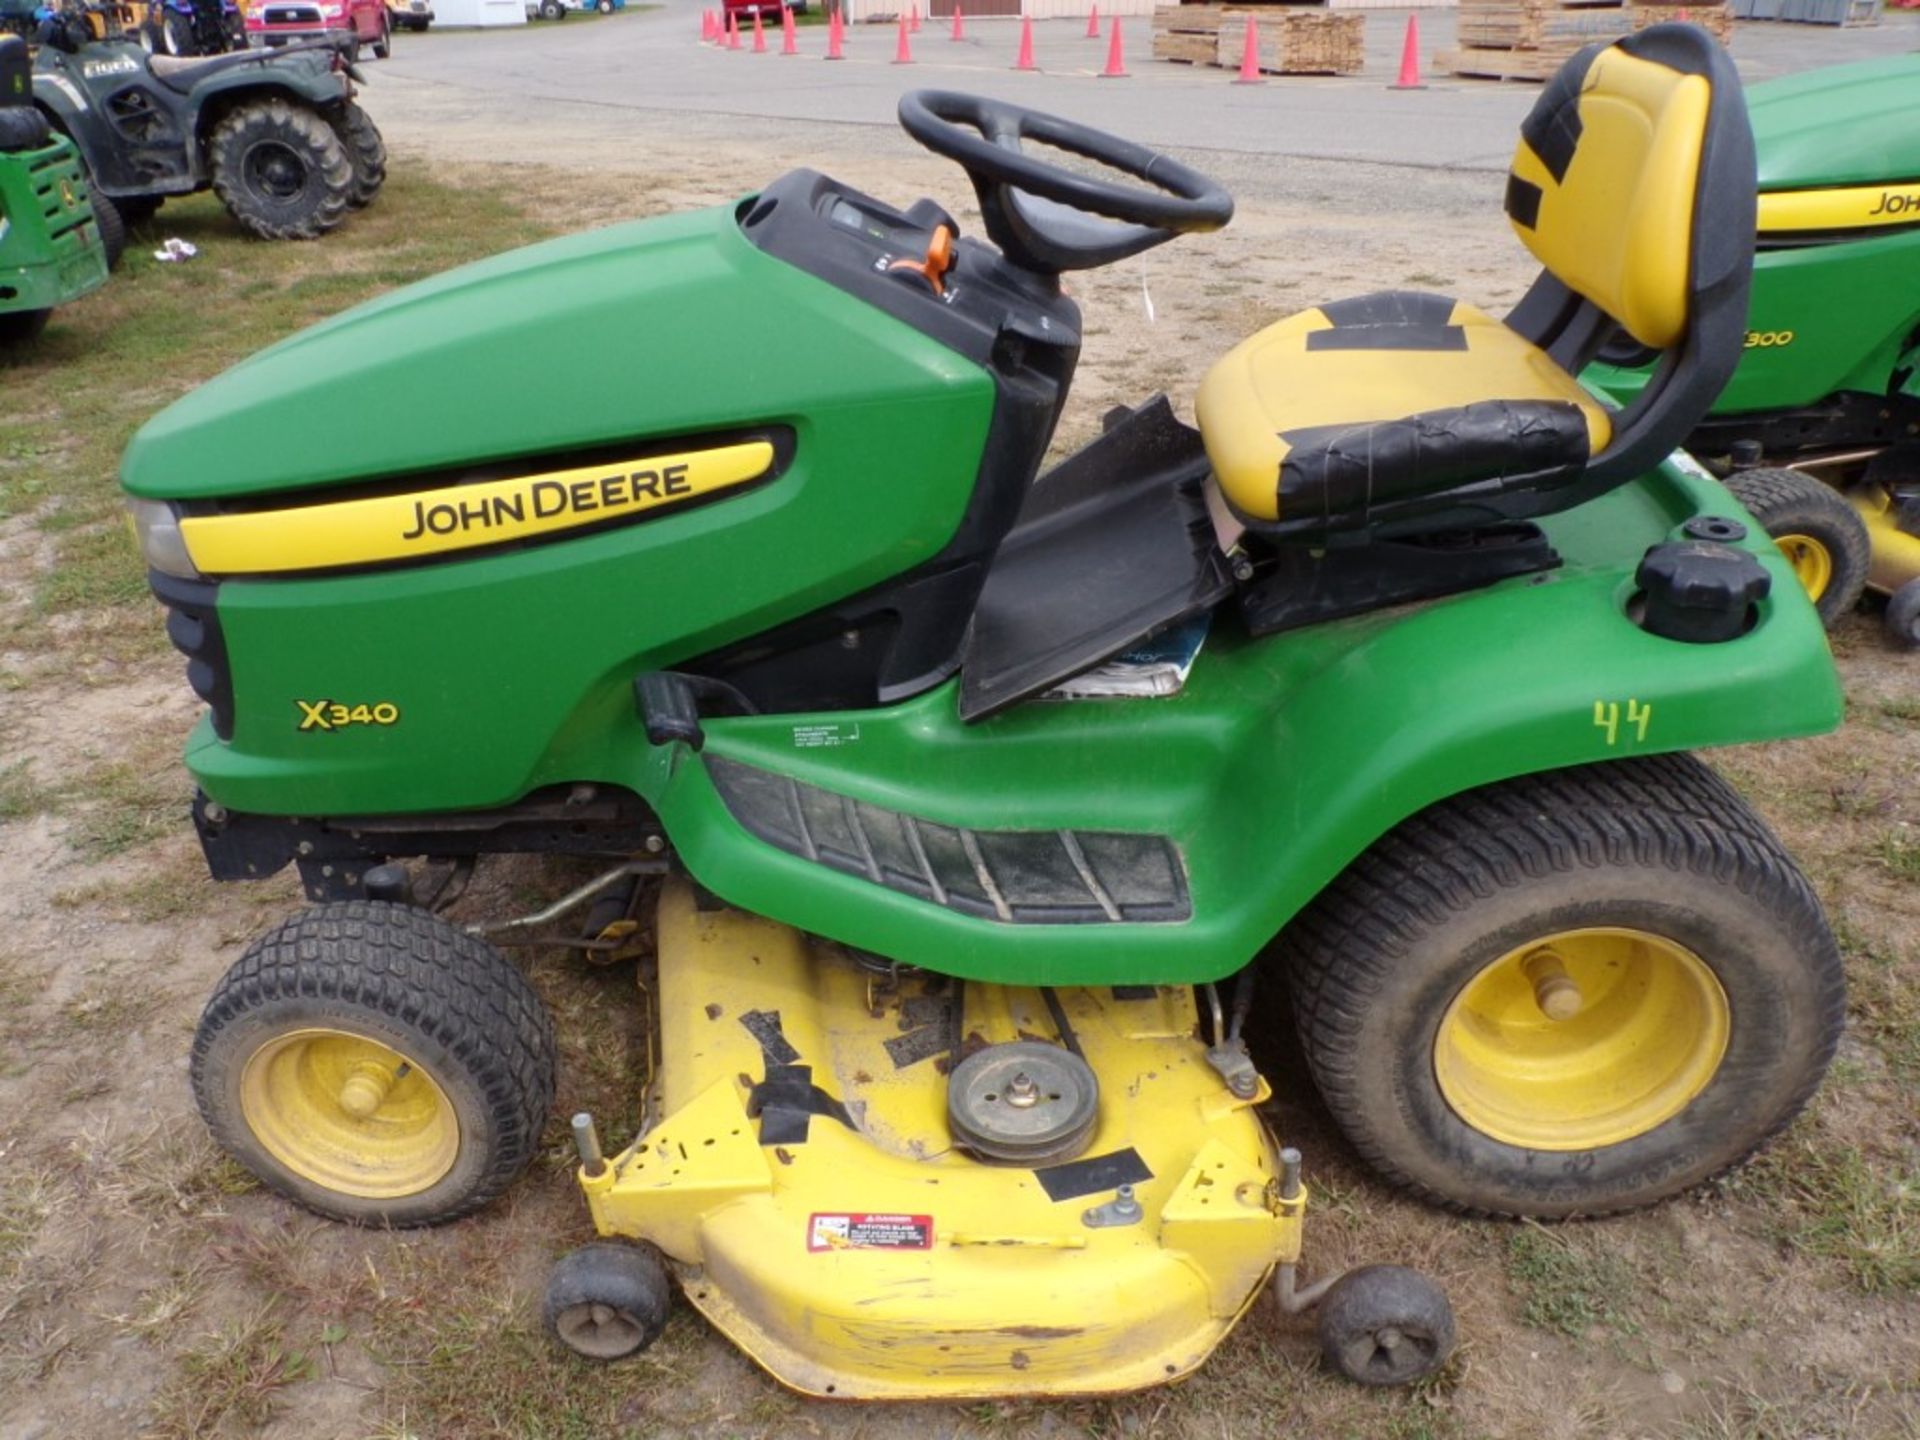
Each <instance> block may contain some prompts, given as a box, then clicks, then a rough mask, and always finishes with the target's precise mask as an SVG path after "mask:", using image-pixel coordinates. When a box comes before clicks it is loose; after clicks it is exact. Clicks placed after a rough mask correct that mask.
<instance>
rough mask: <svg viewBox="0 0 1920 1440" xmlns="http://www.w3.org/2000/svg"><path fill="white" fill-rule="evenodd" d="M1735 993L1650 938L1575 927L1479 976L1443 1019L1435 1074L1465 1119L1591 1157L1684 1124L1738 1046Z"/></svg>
mask: <svg viewBox="0 0 1920 1440" xmlns="http://www.w3.org/2000/svg"><path fill="white" fill-rule="evenodd" d="M1729 1013H1730V1012H1729V1007H1728V1005H1727V996H1726V992H1725V991H1724V990H1722V989H1721V988H1720V982H1719V981H1718V980H1717V979H1715V978H1714V975H1713V972H1712V971H1711V970H1709V969H1708V968H1707V966H1706V964H1705V962H1703V961H1702V960H1701V959H1700V957H1699V956H1698V955H1695V954H1694V953H1693V952H1692V951H1691V950H1689V949H1687V948H1686V947H1685V946H1683V945H1677V944H1675V943H1674V942H1673V941H1671V940H1667V939H1664V938H1662V937H1661V936H1658V935H1652V934H1648V933H1647V932H1646V931H1644V930H1616V929H1592V930H1565V931H1561V932H1559V933H1557V934H1554V935H1549V936H1547V937H1545V938H1544V939H1541V940H1537V941H1535V942H1533V943H1532V944H1529V945H1524V946H1522V947H1520V948H1519V949H1517V950H1511V951H1509V952H1507V953H1506V954H1505V955H1502V956H1501V957H1500V958H1499V959H1498V960H1496V961H1494V962H1493V963H1492V964H1491V965H1489V966H1487V967H1486V968H1485V969H1484V970H1482V971H1480V973H1479V974H1477V975H1475V976H1474V977H1473V978H1472V979H1471V980H1469V981H1468V982H1467V984H1466V986H1465V987H1464V988H1463V989H1462V990H1461V991H1460V993H1459V994H1458V995H1457V996H1455V997H1454V1001H1453V1004H1452V1005H1450V1006H1449V1007H1448V1008H1447V1013H1446V1015H1445V1016H1444V1017H1443V1018H1442V1019H1441V1021H1440V1030H1439V1034H1438V1035H1437V1036H1436V1037H1435V1041H1434V1050H1433V1069H1434V1076H1435V1078H1436V1079H1437V1080H1438V1082H1439V1085H1440V1093H1441V1094H1442V1095H1443V1096H1445V1097H1446V1101H1447V1104H1449V1105H1450V1106H1452V1107H1453V1111H1454V1113H1455V1114H1457V1115H1458V1116H1459V1117H1460V1118H1461V1119H1462V1120H1464V1121H1466V1123H1467V1124H1469V1125H1471V1126H1472V1127H1473V1128H1474V1129H1476V1130H1478V1131H1480V1132H1481V1133H1482V1134H1484V1135H1489V1136H1491V1137H1492V1138H1493V1139H1495V1140H1500V1141H1504V1142H1505V1143H1507V1144H1509V1145H1518V1146H1522V1147H1524V1148H1526V1149H1529V1150H1592V1149H1597V1148H1599V1147H1601V1146H1603V1145H1617V1144H1619V1143H1621V1142H1622V1141H1624V1140H1631V1139H1632V1138H1633V1137H1634V1136H1636V1135H1644V1134H1646V1133H1647V1132H1648V1131H1649V1130H1652V1129H1654V1128H1655V1127H1656V1126H1658V1125H1661V1124H1664V1123H1665V1122H1666V1121H1668V1120H1671V1119H1672V1118H1673V1117H1674V1116H1675V1115H1678V1114H1679V1113H1680V1112H1681V1111H1682V1110H1684V1109H1685V1108H1686V1106H1687V1103H1688V1102H1689V1101H1690V1100H1692V1099H1693V1097H1694V1096H1696V1095H1698V1094H1699V1093H1700V1092H1701V1091H1702V1090H1704V1089H1705V1088H1706V1086H1707V1082H1708V1081H1709V1080H1711V1079H1712V1078H1713V1075H1714V1072H1715V1071H1716V1070H1718V1069H1719V1068H1720V1061H1721V1059H1722V1058H1723V1057H1724V1056H1725V1054H1726V1051H1727V1033H1728V1029H1729Z"/></svg>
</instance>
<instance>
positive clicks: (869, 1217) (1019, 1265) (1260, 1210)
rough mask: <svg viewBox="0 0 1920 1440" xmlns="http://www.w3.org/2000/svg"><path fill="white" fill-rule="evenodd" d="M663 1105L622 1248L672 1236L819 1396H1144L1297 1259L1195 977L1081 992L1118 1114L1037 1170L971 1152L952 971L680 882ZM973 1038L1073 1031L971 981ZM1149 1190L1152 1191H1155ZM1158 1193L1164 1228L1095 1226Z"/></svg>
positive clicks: (618, 1181)
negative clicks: (1118, 1205)
mask: <svg viewBox="0 0 1920 1440" xmlns="http://www.w3.org/2000/svg"><path fill="white" fill-rule="evenodd" d="M659 925H660V935H659V976H658V987H659V994H658V1007H657V1008H658V1012H659V1015H660V1017H661V1018H660V1029H661V1058H660V1064H659V1070H658V1073H657V1075H656V1076H655V1093H654V1096H653V1097H652V1098H653V1099H654V1101H655V1102H656V1106H657V1108H656V1109H655V1110H654V1112H653V1113H656V1114H660V1115H662V1116H663V1117H664V1118H663V1119H661V1120H660V1122H659V1123H658V1124H656V1125H655V1126H653V1128H652V1129H651V1130H650V1131H649V1132H648V1133H647V1134H646V1135H645V1136H643V1137H642V1139H641V1140H639V1141H638V1142H636V1143H635V1144H634V1145H632V1146H631V1147H629V1148H628V1149H627V1150H626V1151H624V1152H623V1153H621V1154H619V1155H618V1156H615V1157H613V1158H612V1160H611V1161H610V1162H609V1163H608V1165H607V1167H606V1168H605V1170H604V1171H603V1172H602V1173H601V1174H599V1175H597V1176H588V1175H586V1174H585V1173H582V1175H581V1180H580V1183H581V1186H582V1188H583V1189H584V1190H585V1192H586V1196H587V1201H588V1204H589V1206H590V1207H591V1209H592V1212H593V1217H594V1222H595V1224H596V1225H597V1226H598V1228H599V1230H600V1232H601V1233H602V1234H603V1235H616V1236H624V1237H630V1238H634V1239H640V1240H646V1241H650V1242H652V1243H653V1244H655V1245H657V1246H658V1247H659V1248H660V1249H661V1250H662V1251H663V1252H664V1253H665V1254H666V1256H667V1257H668V1259H669V1260H670V1261H671V1262H672V1264H673V1267H674V1268H675V1270H676V1271H677V1272H678V1275H679V1278H680V1280H681V1283H682V1285H683V1287H684V1289H685V1292H686V1295H687V1297H688V1299H690V1300H691V1301H692V1302H693V1304H694V1305H696V1306H697V1307H698V1308H699V1309H700V1310H701V1311H702V1312H703V1313H704V1314H705V1315H706V1316H707V1318H708V1319H709V1320H711V1321H712V1322H713V1323H714V1324H715V1325H716V1326H717V1327H718V1328H719V1329H720V1330H721V1331H722V1332H724V1333H725V1334H726V1335H727V1336H728V1337H729V1338H731V1339H732V1340H733V1341H734V1342H735V1343H736V1344H738V1345H739V1346H740V1347H741V1348H742V1349H743V1350H745V1351H746V1352H747V1353H748V1354H749V1355H751V1356H753V1358H754V1359H755V1360H757V1361H758V1362H759V1363H760V1364H761V1365H763V1366H764V1367H766V1369H767V1370H768V1371H769V1372H771V1373H772V1374H773V1375H774V1376H775V1377H776V1378H777V1379H779V1380H781V1381H782V1382H784V1383H785V1384H787V1385H790V1386H792V1387H793V1388H794V1389H796V1390H800V1391H803V1392H805V1393H808V1394H812V1395H831V1396H837V1397H845V1398H868V1399H880V1398H885V1399H908V1398H916V1397H935V1396H937V1397H942V1398H948V1399H951V1398H956V1397H965V1396H985V1395H1011V1394H1023V1393H1035V1394H1038V1393H1045V1394H1052V1395H1059V1394H1097V1393H1108V1392H1114V1391H1124V1390H1134V1389H1139V1388H1141V1387H1143V1386H1147V1385H1153V1384H1157V1383H1162V1382H1165V1381H1168V1380H1172V1379H1175V1378H1177V1377H1179V1376H1182V1375H1185V1374H1187V1373H1189V1372H1190V1371H1192V1370H1194V1369H1195V1368H1196V1367H1198V1366H1199V1365H1200V1364H1201V1363H1202V1362H1203V1361H1204V1360H1205V1359H1206V1357H1207V1355H1208V1354H1209V1353H1210V1352H1211V1351H1212V1350H1213V1348H1214V1346H1215V1345H1217V1344H1218V1343H1219V1342H1220V1340H1221V1339H1222V1338H1223V1337H1224V1336H1225V1335H1226V1333H1227V1332H1228V1331H1229V1330H1230V1329H1232V1327H1233V1324H1234V1322H1235V1321H1236V1320H1237V1319H1238V1318H1239V1317H1240V1315H1241V1314H1242V1313H1243V1312H1244V1311H1245V1310H1246V1308H1247V1306H1248V1305H1249V1304H1250V1303H1251V1302H1252V1300H1253V1299H1254V1298H1255V1297H1256V1296H1257V1295H1258V1294H1259V1293H1260V1289H1261V1286H1262V1284H1263V1282H1264V1281H1265V1279H1266V1278H1267V1276H1268V1274H1269V1273H1270V1272H1271V1270H1272V1268H1273V1267H1274V1266H1275V1265H1276V1264H1278V1263H1281V1262H1286V1261H1292V1260H1294V1259H1296V1258H1297V1257H1298V1254H1299V1247H1300V1225H1301V1216H1302V1213H1303V1211H1304V1207H1305V1200H1304V1196H1302V1197H1301V1198H1298V1199H1294V1200H1291V1201H1282V1200H1281V1199H1280V1198H1279V1187H1278V1181H1277V1158H1276V1152H1275V1147H1274V1142H1273V1139H1272V1137H1271V1136H1270V1135H1269V1134H1268V1133H1267V1131H1266V1128H1265V1126H1264V1125H1263V1124H1262V1123H1261V1122H1260V1120H1259V1118H1258V1116H1257V1115H1256V1114H1255V1111H1254V1108H1253V1107H1254V1106H1255V1105H1256V1104H1258V1103H1259V1102H1260V1101H1261V1100H1263V1099H1265V1098H1266V1096H1267V1095H1268V1093H1269V1092H1268V1090H1267V1088H1266V1086H1265V1084H1264V1082H1263V1083H1262V1084H1261V1086H1260V1087H1259V1090H1258V1092H1257V1093H1256V1094H1255V1095H1254V1096H1253V1097H1252V1098H1251V1099H1246V1100H1242V1099H1238V1098H1236V1097H1234V1096H1233V1095H1232V1094H1231V1093H1230V1092H1229V1090H1228V1089H1227V1086H1226V1083H1225V1082H1224V1081H1223V1080H1222V1078H1221V1077H1220V1075H1219V1074H1218V1073H1216V1072H1215V1071H1214V1070H1213V1069H1212V1068H1211V1067H1210V1066H1209V1065H1208V1064H1207V1061H1206V1058H1205V1053H1204V1046H1203V1045H1202V1043H1201V1041H1200V1040H1199V1039H1198V1038H1197V1037H1198V1035H1199V1026H1198V1023H1197V1016H1196V1014H1195V1009H1194V1002H1193V993H1192V991H1191V990H1189V989H1187V988H1185V987H1163V988H1160V989H1156V990H1152V991H1146V992H1144V993H1143V994H1142V995H1141V998H1132V999H1128V998H1118V997H1116V996H1115V995H1114V994H1113V993H1112V992H1110V991H1107V990H1063V991H1061V992H1059V999H1060V1000H1061V1002H1062V1004H1063V1005H1064V1007H1065V1010H1066V1013H1067V1016H1068V1018H1069V1020H1070V1022H1071V1026H1072V1028H1073V1030H1074V1031H1075V1032H1076V1034H1077V1037H1078V1040H1079V1043H1080V1045H1081V1048H1082V1049H1083V1051H1084V1054H1085V1058H1086V1060H1087V1062H1088V1063H1089V1064H1090V1065H1091V1066H1092V1068H1093V1070H1094V1072H1095V1074H1096V1075H1098V1076H1099V1078H1100V1084H1101V1095H1100V1114H1099V1120H1098V1122H1097V1127H1096V1131H1095V1134H1094V1136H1093V1140H1092V1142H1091V1144H1089V1145H1088V1147H1087V1149H1086V1150H1085V1152H1084V1153H1083V1154H1082V1155H1081V1156H1080V1158H1079V1159H1077V1160H1075V1161H1073V1162H1070V1163H1068V1164H1066V1165H1062V1166H1053V1167H1047V1168H1044V1169H1042V1170H1039V1171H1036V1170H1032V1169H1021V1168H1016V1167H1012V1166H1006V1165H987V1164H983V1163H981V1162H980V1161H978V1160H975V1159H973V1158H971V1157H970V1156H968V1155H966V1154H964V1153H962V1152H960V1151H958V1150H956V1149H954V1148H953V1146H952V1144H951V1142H950V1139H949V1135H948V1122H947V1112H946V1075H945V1070H946V1064H947V1060H948V1057H949V1047H950V1043H951V1037H952V1034H953V1031H952V1029H951V1023H952V1022H951V1017H950V1016H949V1015H948V1013H947V1009H946V1003H945V1002H946V996H947V994H948V992H947V991H946V989H945V988H943V987H944V982H941V981H938V980H935V979H932V978H931V977H922V976H918V975H909V976H907V977H906V978H904V979H902V980H900V981H899V982H898V985H897V988H896V987H895V986H894V985H893V982H892V981H890V979H889V977H887V976H885V975H876V974H873V973H871V972H869V971H868V970H866V969H864V968H862V967H861V966H860V965H858V964H857V963H856V962H854V961H853V960H851V959H849V958H848V957H847V956H846V955H845V954H844V953H842V952H841V951H839V950H838V949H836V948H834V947H831V946H827V945H810V944H809V943H808V942H807V941H806V939H805V938H804V937H802V936H801V935H799V934H798V933H797V932H795V931H793V930H790V929H788V928H786V927H785V926H781V925H777V924H774V923H772V922H770V921H766V920H762V919H758V918H755V917H752V916H748V915H744V914H741V913H739V912H736V911H728V910H722V911H716V912H708V913H702V912H700V911H699V910H698V909H697V908H696V905H695V903H694V899H693V895H692V892H691V891H690V890H689V889H688V888H687V887H685V886H684V885H676V886H670V887H669V888H668V890H667V891H666V893H665V894H664V895H663V897H662V900H661V905H660V915H659ZM965 996H966V1000H965V1014H964V1019H963V1023H962V1027H961V1031H960V1033H961V1035H962V1036H963V1037H964V1047H965V1049H967V1050H972V1049H974V1048H976V1047H977V1046H979V1045H981V1044H991V1043H997V1042H1002V1041H1011V1040H1016V1039H1022V1038H1025V1039H1030V1040H1032V1039H1038V1040H1044V1041H1052V1040H1054V1039H1055V1038H1056V1030H1055V1027H1054V1025H1053V1023H1052V1022H1051V1020H1050V1019H1049V1016H1048V1011H1047V1008H1046V1005H1045V1002H1044V999H1043V997H1042V995H1041V994H1040V992H1039V991H1036V990H1024V989H1010V988H993V987H986V986H979V985H972V986H968V987H966V991H965ZM1136 1177H1137V1178H1136ZM1128 1180H1135V1182H1136V1183H1135V1184H1134V1192H1135V1197H1136V1199H1137V1200H1138V1202H1139V1204H1140V1206H1141V1209H1142V1215H1141V1218H1140V1219H1139V1220H1138V1221H1137V1222H1136V1223H1132V1224H1121V1225H1106V1226H1100V1225H1089V1224H1088V1223H1087V1220H1086V1212H1087V1211H1089V1210H1090V1209H1093V1208H1095V1207H1099V1206H1101V1205H1104V1204H1106V1203H1108V1202H1110V1201H1112V1200H1113V1199H1114V1196H1115V1191H1116V1187H1117V1186H1118V1185H1119V1184H1121V1183H1124V1182H1126V1181H1128Z"/></svg>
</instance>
